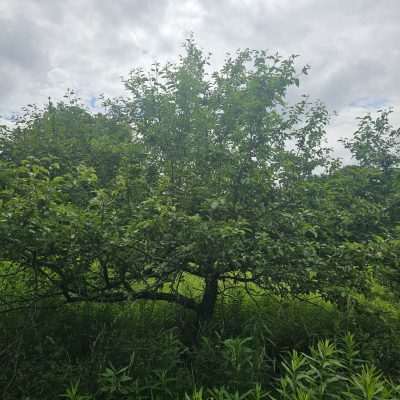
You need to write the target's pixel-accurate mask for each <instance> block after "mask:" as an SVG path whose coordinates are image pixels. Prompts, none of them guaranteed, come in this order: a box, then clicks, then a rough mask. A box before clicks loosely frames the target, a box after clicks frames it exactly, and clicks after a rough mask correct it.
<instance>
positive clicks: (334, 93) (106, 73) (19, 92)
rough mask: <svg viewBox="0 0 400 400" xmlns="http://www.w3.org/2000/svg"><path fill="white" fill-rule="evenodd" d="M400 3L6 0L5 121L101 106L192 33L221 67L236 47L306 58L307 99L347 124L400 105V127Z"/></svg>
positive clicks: (2, 3)
mask: <svg viewBox="0 0 400 400" xmlns="http://www.w3.org/2000/svg"><path fill="white" fill-rule="evenodd" d="M399 21H400V1H399V0H381V1H376V0H114V1H111V0H0V115H1V116H3V118H5V117H7V116H9V115H10V113H12V112H15V111H18V110H19V109H20V108H21V107H22V106H23V105H26V104H28V103H41V102H44V101H46V99H47V97H48V96H51V97H53V98H57V97H60V96H62V95H63V94H64V93H65V91H66V89H67V88H72V89H77V90H78V93H79V95H80V96H81V97H82V98H83V99H84V100H85V101H86V102H87V104H91V105H94V104H95V98H96V96H98V95H99V94H100V93H105V94H106V95H109V96H114V95H118V94H121V93H122V90H123V89H122V85H121V76H127V74H128V72H129V71H130V70H131V69H132V68H133V67H135V66H143V67H146V66H148V65H149V64H150V63H151V62H153V61H155V60H159V61H166V60H172V61H173V60H174V59H176V57H177V55H178V54H179V52H180V49H181V47H180V46H181V43H182V42H183V40H184V39H185V38H186V37H188V35H189V33H190V32H193V33H194V35H195V38H196V40H197V41H198V42H199V44H200V45H201V46H202V47H203V48H204V49H205V50H207V51H211V52H212V53H213V54H214V55H213V58H212V60H213V62H214V63H215V66H216V67H217V66H218V65H220V63H221V62H222V60H223V58H224V55H225V53H226V52H229V51H234V50H235V49H237V48H244V47H250V48H258V49H269V50H270V51H271V52H276V51H278V52H280V53H282V54H285V55H288V54H292V53H296V54H299V55H300V56H301V57H300V62H301V63H303V64H310V65H311V67H312V69H311V72H310V75H309V76H308V77H307V78H306V79H305V80H303V84H302V86H301V91H302V92H305V93H308V94H310V95H311V97H312V98H314V99H320V100H322V101H323V102H324V103H326V104H327V105H328V107H329V109H330V110H331V111H337V112H338V116H337V117H335V118H334V120H333V121H332V125H331V128H330V130H329V137H330V140H331V142H333V141H334V139H335V138H338V137H341V136H345V135H346V134H349V133H350V132H351V131H352V130H354V126H355V117H356V116H357V115H362V114H364V113H365V112H368V111H374V110H376V109H377V108H380V107H393V108H394V110H395V114H394V116H393V121H394V122H395V123H400V68H399V67H400V23H399Z"/></svg>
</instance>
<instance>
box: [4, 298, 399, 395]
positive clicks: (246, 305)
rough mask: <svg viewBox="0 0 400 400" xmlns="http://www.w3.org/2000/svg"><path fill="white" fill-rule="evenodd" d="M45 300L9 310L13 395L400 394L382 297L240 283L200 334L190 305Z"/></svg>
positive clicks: (393, 325) (390, 318)
mask: <svg viewBox="0 0 400 400" xmlns="http://www.w3.org/2000/svg"><path fill="white" fill-rule="evenodd" d="M311 303H312V304H311ZM47 306H48V307H49V308H43V309H40V308H32V309H30V310H27V311H26V312H23V313H21V312H20V311H19V312H18V313H16V314H14V315H13V314H8V315H7V316H4V317H3V318H2V320H1V325H0V327H1V338H0V340H1V344H0V346H1V347H0V350H1V354H0V357H1V358H0V363H1V365H0V366H1V370H2V373H1V375H0V388H1V398H2V399H4V400H14V399H30V400H36V399H38V400H39V399H40V400H46V399H55V398H60V397H59V396H61V395H63V396H64V398H67V399H70V400H72V399H74V400H78V399H79V400H83V399H92V398H93V399H110V400H111V399H112V400H114V399H197V400H200V399H226V400H228V399H262V398H271V399H272V398H274V399H304V400H305V399H331V398H332V399H333V398H340V399H341V398H343V399H347V398H348V399H386V398H387V399H396V398H399V396H400V394H399V391H398V389H396V387H395V384H394V383H390V382H389V380H393V381H394V382H396V380H397V377H398V373H399V371H400V361H399V359H400V358H399V355H400V339H399V332H400V322H399V321H400V320H399V319H398V315H397V313H398V310H397V309H396V307H395V306H394V305H393V303H387V302H385V301H384V300H379V299H375V300H374V301H368V300H365V299H364V300H363V301H359V302H357V304H355V303H352V302H349V304H348V306H347V308H346V309H343V310H339V309H338V308H337V307H336V306H333V305H332V304H328V303H324V302H321V301H316V300H315V299H312V298H308V299H307V301H304V300H303V301H301V300H287V299H286V300H280V299H278V298H276V297H273V296H269V297H265V298H260V299H258V300H257V304H255V303H254V302H252V301H250V300H249V299H248V298H246V297H244V296H243V295H241V294H240V293H237V294H236V295H235V296H234V297H232V299H230V300H229V301H228V302H227V303H226V304H219V306H218V309H217V312H216V315H215V318H214V320H213V321H212V322H211V323H210V325H209V326H208V327H207V328H205V327H204V329H203V330H202V332H201V333H198V335H197V339H196V341H195V342H193V329H194V320H193V316H192V315H191V314H190V312H184V311H182V309H180V308H171V307H170V306H164V305H163V304H161V303H139V304H135V305H130V306H128V305H126V306H121V305H118V306H111V305H107V306H99V305H75V306H69V307H65V306H64V307H59V308H53V307H54V304H47ZM349 332H351V334H350V333H349ZM379 371H382V373H383V374H384V375H382V374H381V372H379ZM383 376H385V378H384V377H383ZM396 390H397V392H396ZM368 391H369V392H368ZM368 393H369V394H368Z"/></svg>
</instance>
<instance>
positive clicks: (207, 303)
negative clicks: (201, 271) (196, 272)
mask: <svg viewBox="0 0 400 400" xmlns="http://www.w3.org/2000/svg"><path fill="white" fill-rule="evenodd" d="M217 297H218V276H217V275H214V274H213V275H208V276H207V277H206V278H205V287H204V293H203V298H202V300H201V303H200V304H199V308H198V312H197V327H198V331H199V330H200V329H202V328H204V327H205V326H206V325H208V323H209V322H210V321H211V319H212V316H213V314H214V309H215V304H216V302H217Z"/></svg>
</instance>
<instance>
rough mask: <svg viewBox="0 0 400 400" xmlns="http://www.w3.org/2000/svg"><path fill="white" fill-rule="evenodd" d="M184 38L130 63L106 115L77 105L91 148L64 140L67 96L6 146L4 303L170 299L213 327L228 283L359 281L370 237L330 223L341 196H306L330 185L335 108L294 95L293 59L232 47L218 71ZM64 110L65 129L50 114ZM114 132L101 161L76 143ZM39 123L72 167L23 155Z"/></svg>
mask: <svg viewBox="0 0 400 400" xmlns="http://www.w3.org/2000/svg"><path fill="white" fill-rule="evenodd" d="M185 50H186V54H185V55H184V56H182V57H181V58H180V60H179V62H178V63H176V64H171V63H168V64H166V65H165V66H161V65H159V64H154V65H153V66H152V68H151V70H150V72H149V73H145V72H144V71H142V70H140V69H139V70H134V71H132V73H131V74H130V76H129V78H128V79H127V80H126V82H125V85H126V88H127V89H128V92H129V96H128V97H126V98H124V99H120V100H110V101H108V102H106V106H107V110H108V111H107V113H106V114H105V115H98V116H91V115H90V114H88V113H87V112H86V111H83V110H82V109H76V108H73V109H72V110H69V109H68V110H67V111H68V112H72V113H73V114H74V115H76V114H78V115H83V117H84V120H86V119H87V120H88V121H89V122H88V123H86V122H82V121H81V120H79V121H81V122H79V123H78V125H77V129H78V131H79V132H80V134H79V135H77V136H73V140H74V141H75V140H76V142H74V143H76V146H74V147H73V149H79V151H80V152H82V151H83V154H84V156H82V157H81V156H79V157H77V154H76V153H75V150H72V148H69V149H68V148H67V149H66V148H65V146H64V143H65V142H64V140H66V141H67V143H69V142H70V140H72V136H71V135H72V134H73V130H71V129H70V128H66V127H68V126H69V124H70V123H72V122H73V121H76V119H75V117H73V121H71V120H70V117H72V114H68V112H67V113H66V114H63V113H64V108H65V107H64V106H63V105H62V104H60V105H59V106H58V108H57V110H56V111H54V110H53V108H52V109H51V110H49V109H47V110H46V112H44V113H42V114H40V115H38V116H37V115H35V116H34V117H33V120H32V121H31V123H29V124H28V126H27V127H22V128H17V129H16V130H15V132H14V135H11V141H8V142H7V143H9V144H6V145H5V148H4V149H5V150H3V154H5V155H6V154H16V153H18V152H19V151H20V153H18V154H22V155H21V156H18V158H17V159H14V158H12V157H11V156H7V157H3V167H4V168H3V170H4V171H5V172H4V173H3V175H2V176H1V190H2V192H1V193H2V203H1V207H0V213H1V214H0V218H1V221H2V224H1V229H0V240H1V242H2V243H3V246H2V248H1V250H0V252H1V253H0V255H1V259H2V260H3V262H4V264H3V270H4V271H5V273H4V274H3V277H5V279H6V277H10V276H11V277H13V278H14V277H15V276H18V277H21V278H20V280H19V282H20V283H19V285H20V286H21V287H23V288H24V289H23V290H19V291H15V290H8V291H7V293H8V294H7V295H4V296H3V298H2V302H3V305H4V307H6V308H10V307H19V306H23V305H24V304H25V302H29V301H32V299H42V298H46V297H52V296H59V297H62V298H64V299H65V300H66V301H67V302H77V301H97V302H119V301H135V300H139V299H148V300H162V301H167V302H171V303H176V304H179V305H181V306H183V307H186V308H188V309H191V310H193V311H194V312H195V313H196V314H197V317H198V321H199V323H206V322H207V321H208V320H209V319H210V318H211V317H212V315H213V311H214V308H215V305H216V302H217V299H218V296H221V295H223V293H224V291H225V290H227V288H228V287H231V286H239V285H240V286H241V287H243V288H244V289H245V290H247V291H248V293H249V294H251V293H252V291H253V290H254V289H255V288H258V289H257V290H268V291H273V292H276V293H279V294H281V295H287V294H290V295H300V294H307V293H310V292H319V293H320V294H321V295H325V296H327V297H329V298H336V297H337V292H338V291H339V292H340V293H342V292H343V290H345V288H358V289H360V288H363V285H364V283H365V279H364V276H365V275H364V271H365V257H364V254H363V247H362V245H360V244H359V243H357V242H353V241H352V238H350V237H349V236H346V235H330V234H329V233H328V229H329V228H330V227H331V226H332V223H327V221H328V219H327V216H326V215H329V213H325V212H324V210H325V211H326V210H328V209H329V210H331V211H332V210H333V207H332V203H331V202H329V200H328V201H326V202H321V204H319V205H318V204H317V205H316V203H315V201H313V199H312V198H311V197H310V195H309V194H307V193H309V190H310V189H311V188H315V187H317V186H318V185H319V182H320V181H321V182H322V181H323V180H321V179H320V180H318V179H319V178H318V179H317V178H316V177H315V175H314V172H315V170H316V169H319V170H320V171H325V172H328V171H330V170H332V167H333V166H334V165H335V162H334V160H331V159H330V157H329V149H328V148H326V146H325V141H324V140H325V139H324V137H325V127H326V125H327V123H328V120H329V116H328V112H327V110H326V108H325V107H324V106H323V105H322V104H321V103H318V102H317V103H310V102H309V100H308V98H306V97H304V98H302V99H301V101H299V102H298V103H296V104H294V105H289V104H288V103H287V102H286V101H285V96H286V93H287V90H288V88H289V87H291V86H293V85H295V86H298V84H299V75H298V74H297V72H296V70H295V64H294V62H295V57H294V56H292V57H289V58H287V59H284V58H282V57H280V56H278V55H273V56H271V55H269V54H267V53H266V52H264V51H252V50H244V51H238V52H237V53H236V54H235V55H234V56H228V58H227V59H226V61H225V64H224V65H223V67H222V68H221V69H220V70H219V71H217V72H214V73H212V74H209V73H207V70H208V69H209V58H208V57H207V56H204V54H203V53H202V52H201V50H200V49H199V48H198V47H197V46H196V44H195V43H194V41H193V40H192V39H189V40H188V41H187V42H186V44H185ZM303 72H305V73H306V72H307V69H304V70H303ZM74 107H75V106H74ZM53 112H55V114H53ZM59 112H61V113H62V115H65V116H66V119H65V120H62V121H63V122H61V125H57V126H55V127H54V125H51V124H50V125H48V121H49V120H50V121H51V118H52V117H53V116H54V115H55V116H56V117H57V116H58V113H59ZM59 121H60V120H59ZM94 122H99V123H101V125H100V126H99V125H96V124H94V125H93V123H94ZM74 123H75V122H74ZM110 125H111V128H110V129H108V128H107V129H106V130H105V131H104V129H103V127H109V126H110ZM36 127H40V129H39V131H40V132H41V133H40V135H39V139H38V135H37V134H36V132H37V128H36ZM128 128H129V131H128V133H126V129H128ZM116 129H117V131H118V129H122V130H123V132H124V133H123V137H124V139H123V140H121V141H120V142H119V146H120V147H118V150H117V152H116V153H117V159H118V163H114V161H109V159H108V153H107V152H106V151H105V152H102V153H96V157H99V159H98V160H96V162H94V161H93V158H90V157H88V155H90V154H91V151H92V150H91V149H92V147H90V146H89V147H85V146H83V145H82V144H85V145H86V144H87V143H89V144H90V143H91V141H88V137H89V138H92V137H93V140H97V135H98V134H99V132H100V134H101V137H104V138H106V139H104V140H105V142H106V143H108V142H107V140H108V138H109V137H110V135H114V134H115V132H116ZM59 131H61V132H64V133H63V134H62V135H61V137H62V138H63V139H62V140H61V141H59V140H58V139H57V138H59V137H60V135H59ZM43 132H44V137H46V138H47V137H48V135H50V136H51V137H54V143H55V148H56V149H57V151H55V150H54V152H53V149H49V150H48V151H46V152H45V155H46V156H47V155H51V156H57V158H61V159H63V160H66V161H65V163H64V164H65V165H67V167H63V166H60V164H59V163H51V162H50V163H49V162H48V161H43V159H42V160H40V157H41V155H42V154H40V153H39V154H35V155H36V159H35V158H30V159H29V157H28V155H32V154H31V153H30V151H29V150H28V149H27V148H26V146H25V147H21V144H20V143H26V140H27V141H28V142H29V141H30V140H33V141H34V143H36V144H38V145H37V146H36V148H38V149H39V150H40V149H42V142H41V139H40V137H42V136H43V135H42V133H43ZM102 132H105V133H104V134H103V133H102ZM41 135H42V136H41ZM21 137H22V138H23V139H20V138H21ZM38 140H39V141H38ZM46 140H47V139H46ZM7 146H8V147H7ZM114 148H115V146H114V145H113V147H112V149H114ZM10 149H11V150H10ZM21 149H22V150H21ZM59 149H61V150H62V151H61V154H62V156H60V153H59V152H58V150H59ZM85 149H86V150H85ZM106 149H108V147H107V146H106ZM54 153H56V154H54ZM78 154H81V153H78ZM24 158H25V159H27V160H26V161H21V160H23V159H24ZM103 163H104V164H105V165H107V166H110V171H111V172H110V173H108V175H107V179H105V178H103V173H102V172H101V171H102V170H103V169H104V165H103ZM107 172H108V170H107ZM99 177H100V179H99ZM324 196H325V194H324ZM327 198H328V199H329V196H327ZM301 199H303V200H304V201H301ZM332 213H333V211H332ZM322 238H323V240H322ZM6 284H7V283H3V286H4V285H6Z"/></svg>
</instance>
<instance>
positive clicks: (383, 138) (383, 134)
mask: <svg viewBox="0 0 400 400" xmlns="http://www.w3.org/2000/svg"><path fill="white" fill-rule="evenodd" d="M391 113H392V111H391V110H381V111H379V115H378V116H377V118H376V119H374V118H373V117H372V115H371V114H367V115H365V116H364V117H361V118H359V121H360V122H359V126H358V129H357V131H356V132H355V133H354V135H353V137H352V138H351V139H347V140H346V139H344V140H343V142H344V145H345V147H346V148H347V149H349V150H350V151H351V153H352V156H353V157H354V158H355V159H356V160H357V161H358V162H359V163H360V165H361V166H362V167H372V168H380V169H382V170H383V171H385V172H387V171H388V170H390V169H391V168H394V167H397V166H398V165H399V162H400V129H394V128H393V126H392V125H391V123H390V121H389V117H390V114H391Z"/></svg>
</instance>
